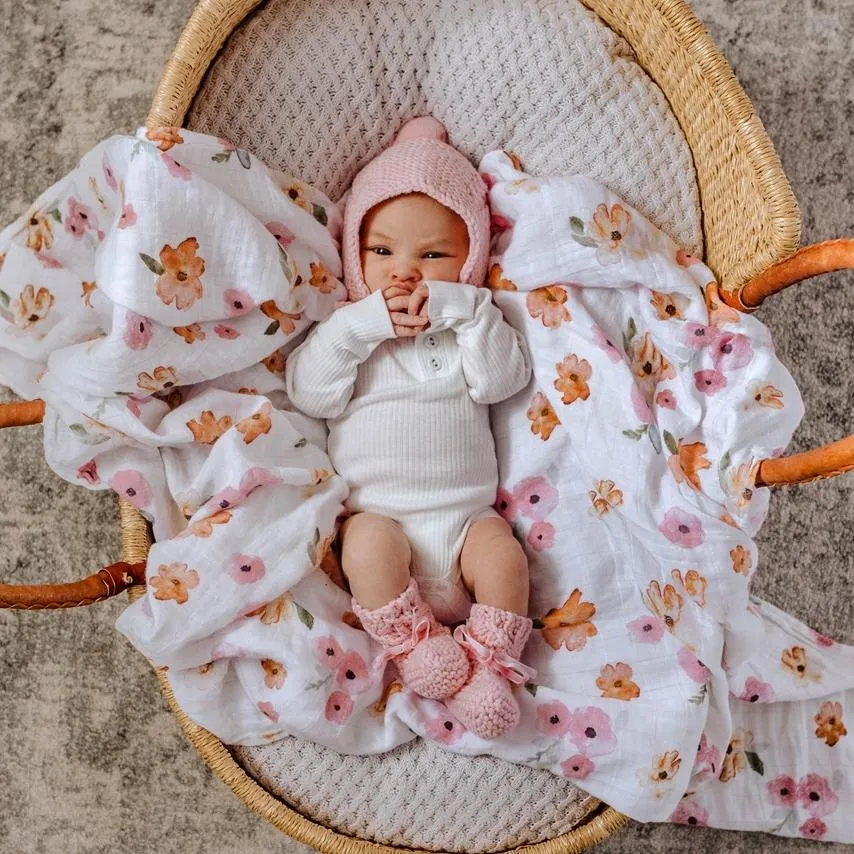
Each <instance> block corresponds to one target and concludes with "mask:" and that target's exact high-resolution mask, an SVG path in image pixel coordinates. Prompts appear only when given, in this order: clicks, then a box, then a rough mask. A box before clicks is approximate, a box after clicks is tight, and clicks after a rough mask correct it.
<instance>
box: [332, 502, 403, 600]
mask: <svg viewBox="0 0 854 854" xmlns="http://www.w3.org/2000/svg"><path fill="white" fill-rule="evenodd" d="M410 559H411V551H410V548H409V540H407V539H406V534H404V533H403V530H402V529H401V527H400V525H398V523H397V522H395V521H394V520H393V519H389V518H388V517H386V516H380V515H378V514H377V513H358V514H357V515H355V516H351V517H350V518H349V519H348V520H347V521H346V522H345V523H344V524H343V525H342V526H341V569H342V571H343V572H344V575H345V576H346V577H347V581H348V582H349V583H350V590H351V592H352V594H353V597H354V598H355V600H356V601H357V602H358V603H359V604H360V605H361V606H362V607H363V608H367V609H368V610H373V609H374V608H380V607H382V606H383V605H385V604H386V603H387V602H391V600H392V599H395V598H396V597H397V596H399V595H400V594H401V593H402V592H403V591H404V590H406V587H407V585H408V584H409V561H410Z"/></svg>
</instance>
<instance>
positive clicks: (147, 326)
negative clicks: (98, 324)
mask: <svg viewBox="0 0 854 854" xmlns="http://www.w3.org/2000/svg"><path fill="white" fill-rule="evenodd" d="M151 335H152V331H151V321H150V320H149V319H148V318H147V317H143V316H142V315H141V314H134V312H132V311H128V312H126V313H125V331H124V334H123V335H122V338H123V339H124V342H125V344H127V346H128V348H129V349H131V350H144V349H145V348H146V347H147V346H148V344H149V342H150V341H151Z"/></svg>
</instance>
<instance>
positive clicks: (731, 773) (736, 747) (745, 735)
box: [718, 727, 753, 783]
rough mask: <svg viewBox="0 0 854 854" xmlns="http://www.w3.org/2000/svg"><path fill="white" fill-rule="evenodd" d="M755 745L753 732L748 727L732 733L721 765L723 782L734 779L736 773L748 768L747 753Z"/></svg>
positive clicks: (720, 777)
mask: <svg viewBox="0 0 854 854" xmlns="http://www.w3.org/2000/svg"><path fill="white" fill-rule="evenodd" d="M752 747H753V733H752V732H751V731H750V730H747V729H741V728H740V727H739V728H738V729H737V730H735V732H733V734H732V738H730V740H729V745H727V749H726V753H725V754H724V761H723V764H722V766H721V773H720V776H719V777H718V779H719V780H720V781H721V782H722V783H727V782H729V781H730V780H732V778H733V777H735V776H736V774H740V773H741V772H742V771H744V770H745V768H747V758H746V757H745V753H747V752H748V751H749V750H750V749H751V748H752Z"/></svg>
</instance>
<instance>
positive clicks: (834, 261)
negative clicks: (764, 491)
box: [721, 239, 854, 486]
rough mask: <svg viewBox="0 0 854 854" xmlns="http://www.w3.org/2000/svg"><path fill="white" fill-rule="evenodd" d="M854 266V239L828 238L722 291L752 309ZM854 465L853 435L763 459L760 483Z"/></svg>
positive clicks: (813, 476) (735, 304)
mask: <svg viewBox="0 0 854 854" xmlns="http://www.w3.org/2000/svg"><path fill="white" fill-rule="evenodd" d="M848 269H854V240H851V239H840V240H827V241H825V242H824V243H816V244H814V245H813V246H805V247H804V248H803V249H800V250H798V251H797V252H796V253H795V254H794V255H792V256H791V257H790V258H786V260H785V261H781V262H780V263H779V264H773V265H772V266H770V267H769V268H768V269H767V270H765V271H763V272H762V273H760V274H759V275H758V276H754V277H753V278H752V279H748V280H747V281H746V282H745V283H744V284H743V285H741V286H740V287H738V288H736V289H734V290H732V291H728V292H726V293H724V292H721V299H722V300H723V301H724V302H725V303H726V304H727V305H729V306H731V307H732V308H737V309H738V310H739V311H743V312H753V311H756V309H757V308H759V306H760V305H762V302H763V301H764V300H765V298H766V297H769V296H771V295H772V294H776V293H779V292H780V291H782V290H785V289H786V288H788V287H789V286H790V285H794V284H796V283H797V282H801V281H803V280H804V279H810V278H812V277H813V276H820V275H821V274H822V273H832V272H835V271H836V270H848ZM851 469H854V435H852V436H848V437H847V438H845V439H839V440H838V441H836V442H831V443H830V444H829V445H824V446H823V447H821V448H813V450H811V451H804V452H803V453H801V454H793V455H792V456H789V457H780V458H778V459H776V460H763V461H762V462H761V463H760V464H759V470H758V473H757V475H756V485H757V486H788V485H791V484H795V483H808V482H809V481H812V480H821V479H822V478H827V477H835V476H836V475H838V474H843V473H844V472H846V471H850V470H851Z"/></svg>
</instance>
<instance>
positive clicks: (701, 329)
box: [682, 323, 721, 350]
mask: <svg viewBox="0 0 854 854" xmlns="http://www.w3.org/2000/svg"><path fill="white" fill-rule="evenodd" d="M720 337H721V333H720V332H719V331H718V330H717V329H716V328H715V327H714V326H704V325H703V324H702V323H686V324H685V326H684V327H683V330H682V343H683V344H685V345H686V346H687V347H690V348H691V349H692V350H702V349H703V348H704V347H713V346H714V345H715V344H716V343H717V340H718V338H720Z"/></svg>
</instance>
